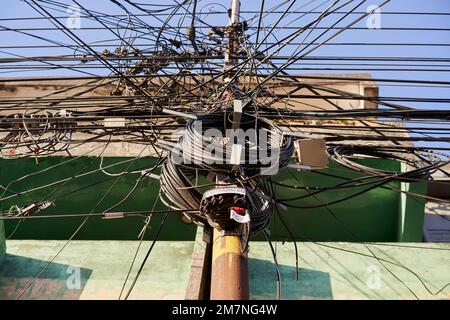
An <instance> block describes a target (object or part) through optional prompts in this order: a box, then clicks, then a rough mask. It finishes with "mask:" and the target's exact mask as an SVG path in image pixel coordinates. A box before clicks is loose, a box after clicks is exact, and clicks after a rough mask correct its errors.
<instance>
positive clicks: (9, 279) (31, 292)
mask: <svg viewBox="0 0 450 320" xmlns="http://www.w3.org/2000/svg"><path fill="white" fill-rule="evenodd" d="M47 263H48V261H47V260H39V259H32V258H28V257H23V256H17V255H12V254H6V256H5V259H4V261H3V263H2V264H1V266H0V300H8V299H14V300H15V299H17V297H18V296H19V295H20V294H21V293H22V291H23V290H24V289H25V288H26V287H27V286H28V285H29V284H30V283H31V281H33V279H34V278H35V277H36V275H37V274H39V272H41V270H42V269H43V268H44V267H45V265H46V264H47ZM91 274H92V270H90V269H86V268H79V267H77V266H72V265H67V264H60V263H51V264H50V265H49V266H48V267H47V268H46V270H45V271H44V272H43V273H42V274H41V275H40V276H39V278H38V279H36V281H34V283H33V284H32V285H31V287H30V288H29V289H28V290H27V292H26V293H25V294H24V295H23V296H22V297H21V299H24V300H38V299H39V300H64V299H68V300H78V299H79V298H80V296H81V293H82V292H83V289H84V287H85V286H86V282H87V280H88V279H89V277H90V276H91Z"/></svg>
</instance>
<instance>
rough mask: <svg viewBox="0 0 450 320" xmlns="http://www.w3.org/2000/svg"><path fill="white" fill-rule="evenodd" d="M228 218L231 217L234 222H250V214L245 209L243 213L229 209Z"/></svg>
mask: <svg viewBox="0 0 450 320" xmlns="http://www.w3.org/2000/svg"><path fill="white" fill-rule="evenodd" d="M230 219H233V220H234V221H236V222H239V223H247V222H250V215H249V214H248V211H247V210H245V215H243V216H242V215H240V214H239V213H237V212H236V211H234V210H233V209H231V210H230Z"/></svg>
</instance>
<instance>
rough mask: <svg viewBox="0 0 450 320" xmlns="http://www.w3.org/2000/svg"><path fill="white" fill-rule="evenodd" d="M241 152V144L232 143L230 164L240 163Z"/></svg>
mask: <svg viewBox="0 0 450 320" xmlns="http://www.w3.org/2000/svg"><path fill="white" fill-rule="evenodd" d="M241 153H242V145H241V144H233V147H232V149H231V156H230V164H240V163H241Z"/></svg>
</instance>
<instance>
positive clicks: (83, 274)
mask: <svg viewBox="0 0 450 320" xmlns="http://www.w3.org/2000/svg"><path fill="white" fill-rule="evenodd" d="M65 242H66V241H56V240H50V241H46V240H13V241H10V240H9V241H8V254H7V255H6V257H5V261H4V263H3V265H2V267H1V268H0V299H16V298H17V296H18V295H19V294H20V293H21V292H22V291H23V290H24V289H25V288H26V287H27V286H28V285H29V284H30V282H31V281H32V280H33V279H34V278H35V277H36V275H37V274H38V273H39V272H40V271H41V270H42V268H43V267H44V266H45V265H46V264H47V263H48V261H49V260H50V259H52V258H53V257H54V256H55V254H56V253H57V252H58V251H59V250H60V248H61V247H62V246H63V245H64V244H65ZM137 246H138V242H137V241H83V240H81V241H71V242H70V243H69V245H68V246H67V247H66V248H65V249H64V250H63V251H62V252H61V254H60V255H58V257H57V258H56V259H55V261H54V262H53V263H51V264H50V265H49V266H48V267H47V269H46V271H45V272H43V273H42V274H41V275H40V277H39V278H38V279H37V280H36V281H34V283H33V285H32V286H31V287H30V289H29V290H28V291H27V292H26V294H24V295H23V296H22V299H89V300H90V299H112V300H117V299H118V297H119V295H120V291H121V289H122V286H123V284H124V282H125V278H126V275H127V272H128V270H129V268H130V264H131V261H132V259H133V256H134V254H135V252H136V248H137ZM149 246H150V243H149V242H147V241H146V242H144V243H143V244H142V246H141V250H140V252H139V254H138V256H137V258H136V262H135V265H134V268H133V270H132V272H131V274H130V277H129V279H128V281H127V285H126V287H125V291H124V295H125V293H126V292H127V289H128V287H129V286H130V284H131V282H132V281H133V279H134V276H135V274H136V272H137V270H138V268H139V266H140V264H141V261H142V259H143V257H144V256H145V254H146V252H147V250H148V248H149ZM192 249H193V242H190V241H179V242H174V241H159V242H157V244H156V245H155V247H154V249H153V251H152V253H151V254H150V256H149V258H148V260H147V264H146V265H145V267H144V269H143V271H142V273H141V276H140V278H139V280H138V281H137V283H136V286H135V287H134V290H133V291H132V293H131V295H130V299H155V300H158V299H183V298H184V294H185V290H186V286H187V282H188V276H189V266H190V264H191V257H192ZM122 297H123V296H122Z"/></svg>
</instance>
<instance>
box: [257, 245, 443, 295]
mask: <svg viewBox="0 0 450 320" xmlns="http://www.w3.org/2000/svg"><path fill="white" fill-rule="evenodd" d="M297 244H298V249H299V267H300V270H299V280H296V278H295V251H294V245H293V243H289V242H286V243H284V244H283V243H281V242H274V246H275V248H276V252H277V259H278V263H279V268H280V272H281V278H282V281H281V290H282V291H281V298H282V299H334V300H350V299H358V300H359V299H364V300H366V299H369V300H384V299H387V300H397V299H404V300H409V299H416V298H415V297H414V295H413V294H412V293H411V291H410V290H409V289H411V290H412V291H413V292H414V294H415V295H416V296H417V297H418V298H419V299H421V300H422V299H450V286H447V287H446V288H445V289H444V290H442V292H440V293H439V294H436V295H435V294H434V293H436V292H438V291H439V290H440V289H441V288H442V287H444V286H446V285H447V284H448V283H450V274H449V266H450V244H444V243H440V244H438V243H370V244H369V243H368V244H367V246H365V245H364V244H361V243H344V242H338V243H336V242H321V243H311V242H298V243H297ZM369 249H370V251H372V252H373V254H375V255H376V256H377V257H378V258H379V259H384V260H386V261H390V262H393V263H388V262H385V261H382V264H381V263H380V262H379V261H378V260H377V259H375V258H374V257H373V256H372V253H371V252H370V251H369ZM383 265H384V266H383ZM399 265H402V266H404V267H400V266H399ZM386 268H388V269H389V271H388V270H387V269H386ZM249 271H250V274H249V277H250V299H274V298H275V288H276V282H275V266H274V264H273V263H272V254H271V252H270V248H269V246H268V244H267V243H263V242H257V243H255V242H252V243H250V251H249ZM411 271H413V272H414V273H416V274H417V276H418V277H420V279H422V280H423V282H424V283H425V285H426V286H427V287H428V289H429V290H430V291H431V293H430V292H428V290H427V289H426V288H425V287H424V285H423V284H422V283H421V282H420V280H419V279H418V278H417V277H416V276H415V275H414V274H413V273H412V272H411ZM394 275H395V277H394ZM396 277H397V278H398V279H400V280H401V281H400V280H398V279H397V278H396ZM408 288H409V289H408Z"/></svg>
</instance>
